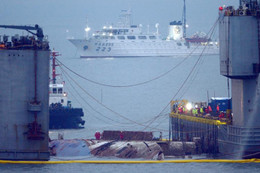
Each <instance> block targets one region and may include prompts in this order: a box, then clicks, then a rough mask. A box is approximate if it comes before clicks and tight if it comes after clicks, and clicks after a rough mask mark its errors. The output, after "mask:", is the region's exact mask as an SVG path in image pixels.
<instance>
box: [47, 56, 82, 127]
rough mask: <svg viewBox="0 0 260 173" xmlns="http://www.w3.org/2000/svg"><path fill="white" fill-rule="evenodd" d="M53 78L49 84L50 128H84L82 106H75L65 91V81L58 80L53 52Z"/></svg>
mask: <svg viewBox="0 0 260 173" xmlns="http://www.w3.org/2000/svg"><path fill="white" fill-rule="evenodd" d="M51 55H52V57H51V59H52V80H51V82H50V84H49V113H50V123H49V128H50V129H79V128H84V124H85V121H84V120H83V119H82V117H83V116H84V113H83V110H82V108H73V107H72V105H71V101H69V100H68V94H67V92H65V91H64V82H60V83H57V81H56V76H57V74H56V66H57V65H56V56H58V53H57V52H52V54H51Z"/></svg>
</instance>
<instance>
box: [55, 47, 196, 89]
mask: <svg viewBox="0 0 260 173" xmlns="http://www.w3.org/2000/svg"><path fill="white" fill-rule="evenodd" d="M198 47H199V45H198V46H196V47H195V48H194V49H193V50H192V51H191V52H190V53H189V54H188V55H187V56H186V57H185V58H183V60H182V61H181V62H179V63H178V64H177V65H175V66H174V67H173V68H171V69H170V70H168V71H166V72H165V73H163V74H161V75H158V76H156V77H154V78H152V79H150V80H147V81H144V82H140V83H136V84H129V85H109V84H105V83H100V82H96V81H94V80H91V79H88V78H86V77H84V76H82V75H80V74H79V73H76V72H75V71H73V70H71V69H70V68H69V67H68V66H66V65H65V64H63V63H62V62H60V61H59V60H57V61H58V62H59V63H60V64H62V65H63V66H64V67H65V68H66V69H67V70H69V71H70V72H72V73H73V74H75V75H76V76H78V77H80V78H82V79H84V80H86V81H89V82H91V83H94V84H96V85H100V86H105V87H113V88H127V87H135V86H139V85H144V84H147V83H150V82H152V81H155V80H157V79H160V78H162V77H163V76H165V75H167V74H168V73H170V72H171V71H173V70H174V69H175V68H177V67H179V66H180V65H181V64H182V63H184V62H185V61H186V60H187V59H188V58H189V57H190V56H191V55H192V53H193V52H194V51H195V50H196V49H197V48H198Z"/></svg>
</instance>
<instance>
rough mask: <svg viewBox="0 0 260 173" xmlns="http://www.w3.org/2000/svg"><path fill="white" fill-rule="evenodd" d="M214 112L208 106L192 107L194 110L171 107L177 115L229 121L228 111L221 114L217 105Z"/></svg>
mask: <svg viewBox="0 0 260 173" xmlns="http://www.w3.org/2000/svg"><path fill="white" fill-rule="evenodd" d="M214 110H215V111H213V110H212V108H211V106H210V105H208V106H206V107H204V106H201V107H194V108H190V109H188V108H186V107H185V106H178V105H175V106H174V107H173V111H174V112H175V113H179V114H185V115H191V116H196V117H203V118H210V119H219V120H223V121H225V120H228V121H230V120H231V118H232V117H231V113H230V112H229V111H226V112H223V111H220V108H219V105H216V109H214Z"/></svg>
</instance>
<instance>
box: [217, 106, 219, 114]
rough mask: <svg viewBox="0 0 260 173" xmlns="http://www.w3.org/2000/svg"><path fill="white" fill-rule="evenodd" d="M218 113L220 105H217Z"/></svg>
mask: <svg viewBox="0 0 260 173" xmlns="http://www.w3.org/2000/svg"><path fill="white" fill-rule="evenodd" d="M217 113H219V105H217Z"/></svg>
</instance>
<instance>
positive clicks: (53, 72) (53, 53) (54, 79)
mask: <svg viewBox="0 0 260 173" xmlns="http://www.w3.org/2000/svg"><path fill="white" fill-rule="evenodd" d="M59 55H60V54H59V53H58V52H55V51H53V52H51V56H52V79H51V80H52V84H56V76H58V75H59V74H56V66H59V65H57V64H56V57H57V56H59Z"/></svg>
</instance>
